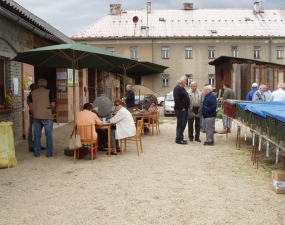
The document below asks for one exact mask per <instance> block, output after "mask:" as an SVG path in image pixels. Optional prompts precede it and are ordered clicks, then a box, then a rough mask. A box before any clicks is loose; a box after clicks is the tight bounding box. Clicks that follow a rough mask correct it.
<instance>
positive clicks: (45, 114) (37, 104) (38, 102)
mask: <svg viewBox="0 0 285 225" xmlns="http://www.w3.org/2000/svg"><path fill="white" fill-rule="evenodd" d="M38 85H39V88H38V89H36V90H34V91H33V92H32V98H31V103H30V110H31V113H32V114H33V119H34V130H35V134H34V156H35V157H39V156H40V151H41V133H42V129H43V127H44V129H45V135H46V148H47V150H46V157H51V156H52V155H53V144H52V129H53V116H52V107H55V98H54V96H53V94H52V93H51V91H50V90H47V89H46V86H47V81H46V80H45V79H39V81H38Z"/></svg>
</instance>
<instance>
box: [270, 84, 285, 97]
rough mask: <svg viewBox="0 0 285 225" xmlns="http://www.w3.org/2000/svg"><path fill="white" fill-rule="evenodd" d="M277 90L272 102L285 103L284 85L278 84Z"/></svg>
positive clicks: (272, 95) (273, 93) (273, 94)
mask: <svg viewBox="0 0 285 225" xmlns="http://www.w3.org/2000/svg"><path fill="white" fill-rule="evenodd" d="M277 88H278V89H277V90H276V91H273V92H272V94H271V99H270V101H285V91H284V84H282V83H280V84H278V85H277Z"/></svg>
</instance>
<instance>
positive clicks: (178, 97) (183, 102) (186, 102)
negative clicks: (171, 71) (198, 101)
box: [173, 84, 190, 110]
mask: <svg viewBox="0 0 285 225" xmlns="http://www.w3.org/2000/svg"><path fill="white" fill-rule="evenodd" d="M173 97H174V110H177V109H178V110H182V109H185V110H188V108H189V106H190V98H189V94H188V92H187V91H186V90H185V88H183V87H181V86H180V85H179V84H177V86H176V87H175V88H174V90H173Z"/></svg>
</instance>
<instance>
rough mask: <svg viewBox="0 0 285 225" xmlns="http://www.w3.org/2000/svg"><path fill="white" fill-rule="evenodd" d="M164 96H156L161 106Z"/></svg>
mask: <svg viewBox="0 0 285 225" xmlns="http://www.w3.org/2000/svg"><path fill="white" fill-rule="evenodd" d="M164 99H165V97H164V96H161V97H158V98H157V104H158V105H161V106H163V105H164Z"/></svg>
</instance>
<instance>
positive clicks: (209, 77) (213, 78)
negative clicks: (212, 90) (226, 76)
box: [208, 74, 216, 86]
mask: <svg viewBox="0 0 285 225" xmlns="http://www.w3.org/2000/svg"><path fill="white" fill-rule="evenodd" d="M208 80H209V85H212V86H215V85H216V82H215V80H216V79H215V74H209V75H208Z"/></svg>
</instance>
